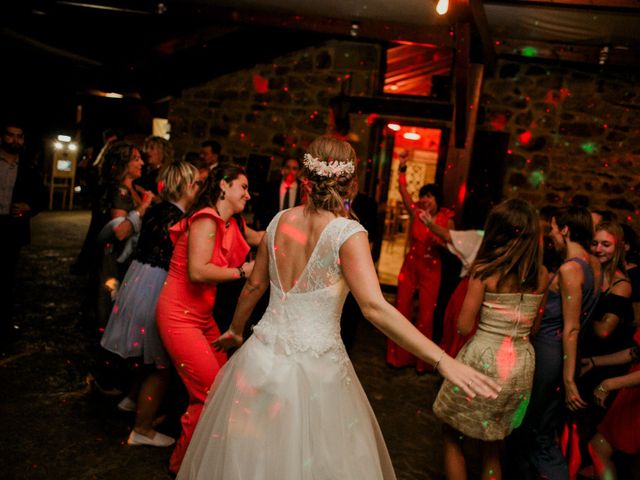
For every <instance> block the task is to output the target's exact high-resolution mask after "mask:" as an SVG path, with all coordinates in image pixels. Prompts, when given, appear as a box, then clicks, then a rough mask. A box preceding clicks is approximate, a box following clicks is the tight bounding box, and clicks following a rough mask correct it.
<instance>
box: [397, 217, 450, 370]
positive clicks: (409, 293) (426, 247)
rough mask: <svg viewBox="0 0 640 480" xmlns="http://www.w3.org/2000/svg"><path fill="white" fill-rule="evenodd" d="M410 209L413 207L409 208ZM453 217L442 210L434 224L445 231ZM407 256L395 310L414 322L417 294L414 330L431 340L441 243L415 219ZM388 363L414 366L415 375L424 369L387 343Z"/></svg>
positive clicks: (422, 364)
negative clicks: (416, 294)
mask: <svg viewBox="0 0 640 480" xmlns="http://www.w3.org/2000/svg"><path fill="white" fill-rule="evenodd" d="M412 208H413V207H412ZM452 216H453V213H452V212H451V211H450V210H447V209H445V208H441V209H440V210H439V211H438V213H437V215H436V217H435V222H436V224H438V225H441V226H443V227H447V223H448V221H449V219H450V218H451V217H452ZM409 242H410V246H409V252H408V253H407V256H406V257H405V259H404V263H403V264H402V268H401V269H400V275H398V295H397V299H396V308H397V309H398V310H399V311H400V313H402V314H403V315H404V316H405V317H407V318H408V319H409V320H411V319H412V318H413V296H414V295H415V293H416V291H417V292H418V304H419V311H418V319H417V320H416V322H415V326H416V328H417V329H418V330H420V331H421V332H422V333H423V334H424V335H425V336H427V337H429V338H431V337H432V336H433V310H434V309H435V306H436V303H437V300H438V291H439V290H440V267H441V259H440V252H441V248H443V246H444V242H443V241H442V240H440V239H439V238H438V237H437V236H435V235H434V234H433V233H431V231H430V230H429V229H428V228H427V227H426V225H424V224H423V223H422V222H421V221H420V219H418V218H417V215H414V216H413V221H412V223H411V232H410V239H409ZM387 363H389V364H390V365H393V366H394V367H405V366H408V365H415V366H416V370H417V371H418V372H424V371H425V370H426V368H427V364H425V363H424V362H423V361H422V360H420V359H417V358H415V357H414V356H413V355H411V354H410V353H409V352H407V351H405V350H403V349H402V348H400V347H399V346H398V345H396V344H395V343H394V342H393V341H391V340H388V341H387Z"/></svg>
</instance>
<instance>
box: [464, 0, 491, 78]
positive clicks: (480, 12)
mask: <svg viewBox="0 0 640 480" xmlns="http://www.w3.org/2000/svg"><path fill="white" fill-rule="evenodd" d="M469 9H470V11H471V18H472V19H473V26H474V27H475V30H476V32H477V36H478V37H479V38H480V42H481V43H482V56H483V60H484V61H483V63H484V65H485V70H486V71H487V72H489V73H490V72H492V71H493V69H494V68H495V66H496V61H497V55H496V49H495V43H494V40H493V36H492V35H491V29H490V28H489V22H488V21H487V15H486V13H485V11H484V6H483V4H482V0H469Z"/></svg>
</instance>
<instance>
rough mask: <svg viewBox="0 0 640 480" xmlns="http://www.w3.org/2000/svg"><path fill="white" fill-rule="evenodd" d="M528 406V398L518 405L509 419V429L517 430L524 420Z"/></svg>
mask: <svg viewBox="0 0 640 480" xmlns="http://www.w3.org/2000/svg"><path fill="white" fill-rule="evenodd" d="M528 406H529V396H526V397H525V398H524V399H523V400H522V401H521V402H520V404H519V405H518V408H517V409H516V411H515V412H514V413H513V417H511V428H518V427H519V426H520V425H521V424H522V421H523V420H524V415H525V413H527V407H528Z"/></svg>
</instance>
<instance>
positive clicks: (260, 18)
mask: <svg viewBox="0 0 640 480" xmlns="http://www.w3.org/2000/svg"><path fill="white" fill-rule="evenodd" d="M171 14H172V15H186V16H193V15H198V16H199V17H203V16H204V17H207V18H211V20H212V21H215V22H217V23H220V24H222V25H229V24H235V25H259V26H263V27H274V28H283V29H291V30H304V31H311V32H317V33H324V34H327V35H334V36H345V37H353V38H354V39H365V40H371V39H373V40H383V41H389V42H409V43H418V44H427V45H437V46H441V47H452V46H453V41H452V39H451V36H450V35H449V27H448V25H446V24H442V25H429V26H428V27H427V26H425V25H418V24H415V25H409V24H402V23H393V22H384V21H380V20H368V19H363V20H359V21H357V22H355V23H356V24H357V27H356V28H353V26H354V22H352V21H349V20H342V19H336V18H330V17H321V16H312V15H294V14H288V13H283V12H267V11H259V10H250V9H240V8H226V7H219V6H213V5H203V4H202V3H191V2H184V3H182V2H181V3H177V4H172V6H171Z"/></svg>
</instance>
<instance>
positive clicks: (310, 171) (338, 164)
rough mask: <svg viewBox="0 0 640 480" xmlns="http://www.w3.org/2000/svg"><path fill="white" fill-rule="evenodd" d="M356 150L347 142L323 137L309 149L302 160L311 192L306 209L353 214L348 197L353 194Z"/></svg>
mask: <svg viewBox="0 0 640 480" xmlns="http://www.w3.org/2000/svg"><path fill="white" fill-rule="evenodd" d="M355 173H356V152H355V151H354V150H353V147H352V146H351V145H349V144H348V143H347V142H344V141H342V140H339V139H337V138H333V137H329V136H322V137H318V138H316V139H315V140H314V141H313V142H311V144H310V145H309V148H308V149H307V153H306V154H305V155H304V160H303V162H302V181H303V185H304V187H305V190H306V193H307V203H306V205H305V209H306V210H307V211H309V212H315V211H317V210H319V209H323V210H328V211H330V212H333V213H335V214H336V215H340V216H344V217H349V216H350V214H349V211H348V210H347V209H346V208H345V200H346V199H349V198H350V197H351V196H352V195H353V181H354V178H355Z"/></svg>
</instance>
